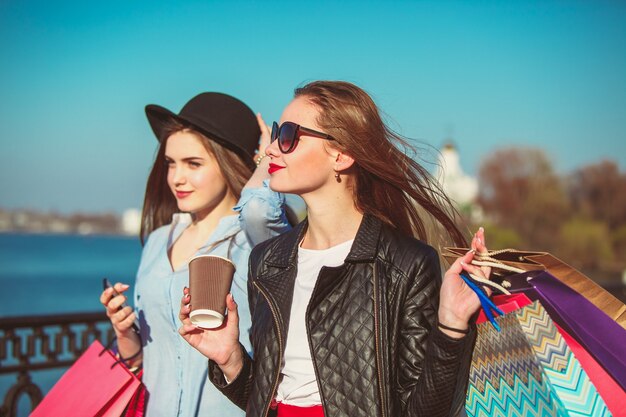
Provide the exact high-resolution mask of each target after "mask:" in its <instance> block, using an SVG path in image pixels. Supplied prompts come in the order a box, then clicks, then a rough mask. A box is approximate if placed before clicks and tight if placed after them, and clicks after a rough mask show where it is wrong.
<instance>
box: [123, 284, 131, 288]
mask: <svg viewBox="0 0 626 417" xmlns="http://www.w3.org/2000/svg"><path fill="white" fill-rule="evenodd" d="M128 287H130V285H128V284H122V288H128Z"/></svg>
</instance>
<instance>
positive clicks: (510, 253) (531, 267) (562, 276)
mask: <svg viewBox="0 0 626 417" xmlns="http://www.w3.org/2000/svg"><path fill="white" fill-rule="evenodd" d="M468 250H469V249H466V248H465V249H464V248H444V252H443V255H444V257H445V258H446V259H448V260H451V261H452V260H454V259H456V258H457V257H459V256H462V255H464V254H465V253H467V251H468ZM475 258H476V259H475V260H476V263H486V264H489V266H493V267H494V268H495V269H494V272H495V273H500V274H502V275H510V274H512V273H513V274H514V273H522V272H525V271H527V272H528V271H547V272H550V273H551V274H552V275H553V276H555V277H556V278H558V279H559V280H560V281H561V282H563V283H565V284H566V285H567V286H569V287H570V288H572V289H573V290H575V291H576V292H578V293H579V294H581V295H582V296H583V297H585V298H586V299H587V300H589V301H590V302H591V303H592V304H593V305H595V306H596V307H598V308H599V309H600V310H602V311H604V313H605V314H606V315H607V316H609V317H610V318H611V319H613V320H614V321H616V322H617V323H618V324H619V325H620V326H622V327H623V328H624V329H626V305H624V303H622V302H621V301H620V300H618V299H617V298H615V297H614V296H613V295H612V294H611V293H609V292H608V291H606V290H605V289H604V288H602V287H601V286H599V285H598V284H596V283H595V282H594V281H593V280H591V279H589V278H588V277H587V276H585V275H584V274H583V273H581V272H580V271H578V270H577V269H575V268H573V267H572V266H570V265H568V264H567V263H565V262H563V261H562V260H560V259H559V258H557V257H556V256H554V255H552V254H550V253H547V252H531V251H519V250H515V249H503V250H497V251H490V252H489V253H488V255H486V256H484V259H483V260H482V261H481V256H480V255H478V254H477V255H476V257H475ZM502 267H504V269H503V268H502ZM507 267H508V269H506V268H507Z"/></svg>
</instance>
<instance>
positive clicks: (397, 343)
mask: <svg viewBox="0 0 626 417" xmlns="http://www.w3.org/2000/svg"><path fill="white" fill-rule="evenodd" d="M305 230H306V221H305V222H303V223H301V224H300V225H298V226H297V227H296V228H295V229H293V230H292V231H290V232H288V233H286V234H284V235H281V236H277V237H276V238H274V239H271V240H268V241H266V242H264V243H261V244H260V245H258V246H257V247H255V248H254V250H253V252H252V254H251V257H250V274H249V282H248V296H249V302H250V312H251V314H252V328H251V335H250V337H251V341H252V347H253V350H254V360H253V359H252V358H250V356H248V355H247V353H245V350H243V347H242V351H243V353H244V366H243V369H242V371H241V372H240V374H239V375H238V376H237V377H236V378H235V380H234V381H231V382H230V384H227V383H226V381H225V380H224V376H223V374H222V372H221V370H220V369H219V367H218V366H217V365H216V364H215V363H214V362H212V361H209V378H210V379H211V381H212V382H213V383H214V384H215V385H216V387H217V388H218V389H220V390H221V391H222V392H223V393H224V394H225V395H226V396H228V397H229V398H230V399H231V400H232V401H233V402H234V403H235V404H237V405H238V406H239V407H241V408H243V409H245V410H246V411H247V413H246V415H247V416H248V417H257V416H259V417H260V416H267V415H271V413H272V410H270V403H271V401H272V399H273V398H274V397H275V395H276V389H277V387H278V384H279V379H280V371H281V361H282V358H283V355H284V352H285V345H286V338H287V329H288V328H289V314H290V311H291V302H292V297H293V290H294V282H295V278H296V272H297V271H296V269H297V268H296V266H297V253H298V250H297V249H298V243H299V242H300V241H301V239H302V237H303V233H304V231H305ZM440 284H441V270H440V266H439V258H438V255H437V252H436V251H435V250H434V249H433V248H431V247H430V246H428V245H426V244H424V243H422V242H420V241H418V240H416V239H413V238H409V237H406V236H403V235H400V234H399V233H397V232H396V231H394V230H393V229H392V228H390V227H388V226H386V225H383V223H382V222H381V221H380V220H378V219H376V218H375V217H372V216H367V215H366V216H364V218H363V221H362V223H361V225H360V227H359V230H358V233H357V235H356V237H355V240H354V243H353V245H352V248H351V250H350V253H349V254H348V257H347V258H346V260H345V263H344V264H343V265H341V266H338V267H324V268H322V270H321V271H320V274H319V276H318V279H317V283H316V285H315V288H314V290H313V294H312V296H311V301H310V302H309V306H308V309H307V313H306V326H307V333H308V337H309V347H310V349H311V356H312V358H313V365H314V369H315V374H316V377H317V382H318V386H319V391H320V395H321V399H322V404H323V407H324V415H325V417H339V416H346V417H348V416H350V417H355V416H368V417H369V416H384V417H400V416H427V417H436V416H449V415H456V414H457V413H458V412H459V411H460V410H461V409H462V407H463V405H464V403H465V392H466V388H467V380H468V373H469V365H470V361H471V354H472V348H473V342H474V340H475V329H472V332H471V333H470V335H468V336H466V337H464V338H462V339H458V340H457V339H453V338H450V337H448V336H446V335H445V334H443V333H442V332H441V331H440V330H439V329H438V327H437V326H436V318H437V308H438V304H439V288H440Z"/></svg>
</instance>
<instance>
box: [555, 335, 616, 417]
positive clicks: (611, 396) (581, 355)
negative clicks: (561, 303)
mask: <svg viewBox="0 0 626 417" xmlns="http://www.w3.org/2000/svg"><path fill="white" fill-rule="evenodd" d="M557 328H558V330H559V333H561V336H562V337H563V339H564V340H565V343H567V346H569V347H570V349H571V350H572V353H573V354H574V356H575V357H576V359H578V362H580V365H581V366H582V367H583V369H584V370H585V372H586V373H587V375H588V376H589V379H590V380H591V383H592V384H593V385H594V386H595V387H596V389H597V390H598V393H599V394H600V396H601V397H602V399H604V402H605V403H606V406H607V408H608V409H609V411H610V412H611V413H612V414H613V417H626V391H624V390H623V389H622V387H620V386H619V384H618V383H617V382H615V380H614V379H613V378H612V377H611V375H609V374H608V373H607V372H606V370H604V368H603V367H602V366H600V364H598V362H597V361H596V360H595V359H594V358H593V356H591V355H590V354H589V352H587V351H586V350H585V348H584V347H582V346H581V344H580V343H578V341H577V340H576V339H574V338H573V337H572V336H570V335H569V334H568V333H567V332H566V331H565V330H564V329H561V328H559V327H558V326H557Z"/></svg>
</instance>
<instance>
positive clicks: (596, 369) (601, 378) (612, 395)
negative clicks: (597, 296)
mask: <svg viewBox="0 0 626 417" xmlns="http://www.w3.org/2000/svg"><path fill="white" fill-rule="evenodd" d="M492 300H493V302H494V304H495V305H496V306H498V308H500V310H502V311H504V312H505V313H510V312H513V311H515V310H517V309H520V308H522V307H524V306H527V305H529V304H531V303H532V301H531V300H530V298H528V297H527V296H526V294H524V293H516V294H512V295H495V296H493V297H492ZM551 318H553V317H551ZM486 321H487V318H486V316H485V314H484V313H483V312H482V310H481V312H480V314H479V316H478V318H477V320H476V323H477V324H480V323H484V322H486ZM553 322H554V320H553ZM555 326H556V328H557V330H558V331H559V333H560V334H561V337H562V338H563V340H564V341H565V343H567V346H568V347H569V348H570V350H571V351H572V353H573V355H574V357H575V358H576V359H577V360H578V362H579V363H580V366H582V368H583V369H584V370H585V373H586V374H587V376H588V377H589V380H590V381H591V383H592V384H593V386H594V387H595V388H596V390H597V391H598V393H599V394H600V397H602V399H603V400H604V403H605V404H606V406H607V408H608V409H609V411H610V412H611V414H612V415H613V417H626V407H625V406H626V392H625V391H624V390H623V389H622V388H621V387H620V386H619V385H618V384H617V382H615V380H614V379H613V378H612V377H611V376H610V375H609V374H608V373H607V372H606V371H605V370H604V368H602V366H600V365H599V364H598V363H597V361H596V360H595V359H594V358H593V357H592V356H591V355H590V354H589V352H587V351H586V350H585V348H584V347H582V346H581V345H580V343H578V342H577V341H576V339H574V338H573V337H572V336H570V335H569V334H568V333H567V332H566V331H565V330H564V329H562V328H561V327H559V326H558V325H557V324H556V323H555Z"/></svg>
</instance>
